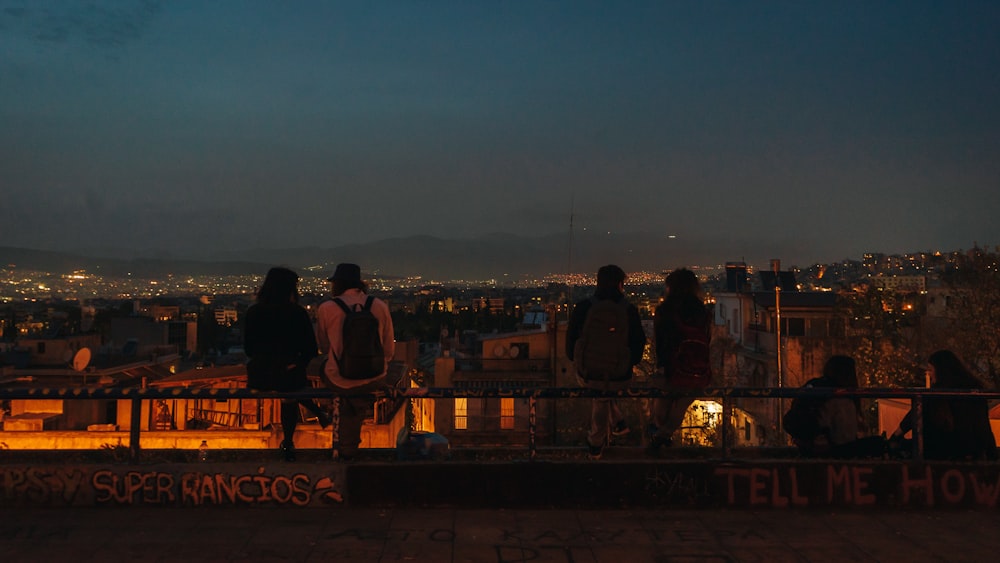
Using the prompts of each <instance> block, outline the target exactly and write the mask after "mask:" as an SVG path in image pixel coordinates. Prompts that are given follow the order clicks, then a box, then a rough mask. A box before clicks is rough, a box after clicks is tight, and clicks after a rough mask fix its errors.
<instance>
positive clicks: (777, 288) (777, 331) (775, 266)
mask: <svg viewBox="0 0 1000 563" xmlns="http://www.w3.org/2000/svg"><path fill="white" fill-rule="evenodd" d="M771 270H772V271H773V272H774V318H775V326H774V340H775V347H776V348H777V364H778V366H777V367H778V389H779V390H780V389H782V388H783V387H784V386H785V378H784V376H783V373H782V370H781V277H780V275H779V272H780V271H781V260H778V259H776V258H775V259H772V260H771ZM784 413H785V399H784V398H783V397H779V398H778V436H782V433H783V432H784V428H782V426H783V425H782V423H781V417H782V415H783V414H784Z"/></svg>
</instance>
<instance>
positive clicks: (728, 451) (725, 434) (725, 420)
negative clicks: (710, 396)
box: [720, 392, 733, 459]
mask: <svg viewBox="0 0 1000 563" xmlns="http://www.w3.org/2000/svg"><path fill="white" fill-rule="evenodd" d="M732 415H733V407H732V406H731V405H730V403H729V393H726V392H724V393H723V394H722V420H721V421H720V422H721V424H722V459H729V458H730V457H731V456H732V454H733V447H732V444H731V443H730V440H729V433H730V431H729V420H730V418H732Z"/></svg>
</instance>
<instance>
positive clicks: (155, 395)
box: [0, 387, 1000, 462]
mask: <svg viewBox="0 0 1000 563" xmlns="http://www.w3.org/2000/svg"><path fill="white" fill-rule="evenodd" d="M338 396H340V397H343V396H350V395H343V394H341V395H335V394H334V393H333V392H332V391H331V390H330V389H326V388H310V389H304V390H301V391H293V392H273V391H256V390H253V389H246V388H239V389H232V388H219V389H213V388H180V387H172V388H88V387H60V388H32V389H12V388H7V389H4V388H0V400H9V399H27V400H31V399H34V400H51V399H62V400H88V399H89V400H94V399H98V400H129V401H131V418H130V428H129V457H130V459H131V460H132V461H138V460H139V457H140V436H141V428H140V427H141V418H142V417H141V413H142V402H143V401H153V400H164V399H309V398H311V399H317V398H318V399H324V398H325V399H336V398H337V397H338ZM355 396H367V397H372V398H374V399H391V400H399V399H455V398H482V399H489V398H522V399H527V400H528V401H529V414H528V421H529V427H528V456H529V459H531V460H535V459H536V455H537V444H536V434H537V416H536V406H537V401H538V400H539V399H586V398H602V397H606V398H621V399H643V398H656V397H693V398H699V399H711V400H716V401H718V402H719V403H721V405H722V417H721V418H722V420H723V421H724V423H723V424H722V425H721V428H720V432H721V450H722V457H723V458H730V457H731V455H732V446H731V442H732V440H731V436H730V435H731V433H732V432H734V429H733V428H730V424H729V421H730V420H731V415H732V408H733V402H734V400H735V399H777V400H783V399H795V398H800V397H804V398H830V397H844V398H858V399H908V400H910V401H911V409H912V410H913V411H914V413H915V415H916V416H915V417H914V427H913V460H914V461H917V462H921V461H923V459H924V445H923V428H922V423H923V416H922V411H923V404H924V401H925V400H926V399H927V398H930V397H935V398H937V397H941V398H946V397H951V398H976V399H984V400H1000V392H995V391H981V390H961V389H950V390H949V389H933V390H931V389H924V388H906V389H835V388H823V387H816V388H776V387H710V388H706V389H700V390H694V391H687V392H666V391H663V390H660V389H656V388H651V387H636V388H630V389H624V390H620V391H602V390H596V389H589V388H580V387H531V388H515V387H478V388H471V389H470V388H454V387H412V388H407V389H400V388H396V387H387V388H386V389H385V390H383V391H380V392H377V393H366V394H363V395H355Z"/></svg>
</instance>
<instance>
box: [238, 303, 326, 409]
mask: <svg viewBox="0 0 1000 563" xmlns="http://www.w3.org/2000/svg"><path fill="white" fill-rule="evenodd" d="M243 348H244V350H245V351H246V354H247V356H248V357H249V358H250V361H249V362H248V363H247V385H248V386H249V387H251V388H255V389H261V390H276V391H290V390H294V389H301V388H303V387H306V386H308V379H307V378H306V366H308V365H309V361H310V360H312V359H313V358H314V357H316V355H317V353H318V348H317V345H316V335H315V333H314V332H313V326H312V321H310V320H309V313H307V312H306V310H305V309H303V308H302V307H300V306H299V305H297V304H295V303H292V302H288V303H257V304H254V305H252V306H251V307H250V308H249V309H248V310H247V315H246V322H245V323H244V341H243Z"/></svg>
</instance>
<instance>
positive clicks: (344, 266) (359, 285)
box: [327, 262, 367, 296]
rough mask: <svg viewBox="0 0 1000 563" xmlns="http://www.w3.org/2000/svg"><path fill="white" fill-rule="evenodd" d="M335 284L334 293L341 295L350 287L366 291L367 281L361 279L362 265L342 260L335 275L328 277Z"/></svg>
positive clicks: (334, 272)
mask: <svg viewBox="0 0 1000 563" xmlns="http://www.w3.org/2000/svg"><path fill="white" fill-rule="evenodd" d="M327 279H328V280H329V281H330V283H332V284H333V294H334V295H335V296H336V295H341V294H343V293H344V292H345V291H347V290H348V289H360V290H361V291H365V290H366V289H367V288H366V287H365V283H364V282H363V281H361V267H360V266H358V265H357V264H349V263H346V262H342V263H340V264H337V268H336V269H335V270H334V271H333V275H332V276H330V277H329V278H327Z"/></svg>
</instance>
